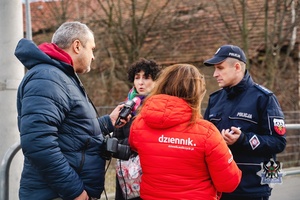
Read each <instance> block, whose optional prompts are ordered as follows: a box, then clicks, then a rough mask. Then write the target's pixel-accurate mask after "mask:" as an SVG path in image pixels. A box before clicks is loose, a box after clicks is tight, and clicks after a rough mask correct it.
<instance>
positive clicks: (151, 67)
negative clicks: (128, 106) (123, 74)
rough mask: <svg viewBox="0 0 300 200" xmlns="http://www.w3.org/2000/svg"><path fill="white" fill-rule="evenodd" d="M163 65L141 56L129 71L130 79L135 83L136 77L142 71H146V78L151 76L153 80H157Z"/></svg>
mask: <svg viewBox="0 0 300 200" xmlns="http://www.w3.org/2000/svg"><path fill="white" fill-rule="evenodd" d="M160 70H161V67H160V66H159V65H158V64H157V63H156V61H154V60H147V59H145V58H140V59H139V60H138V61H137V62H135V63H133V64H132V65H131V66H130V67H129V68H128V71H127V75H128V80H129V81H130V82H131V83H133V82H134V77H135V75H136V74H137V73H139V72H140V71H144V72H145V76H146V78H148V77H149V76H151V78H152V79H153V80H156V78H157V75H158V73H159V72H160Z"/></svg>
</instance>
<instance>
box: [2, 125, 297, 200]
mask: <svg viewBox="0 0 300 200" xmlns="http://www.w3.org/2000/svg"><path fill="white" fill-rule="evenodd" d="M286 128H287V129H298V130H300V124H286ZM20 149H21V144H20V142H16V143H15V144H14V145H12V146H11V147H10V148H9V149H8V150H7V151H6V152H5V154H4V157H3V159H2V162H1V166H0V200H9V169H10V165H11V162H12V160H13V158H14V156H15V155H16V154H17V153H18V151H19V150H20ZM298 174H300V169H296V170H288V171H286V172H285V173H284V176H291V175H298Z"/></svg>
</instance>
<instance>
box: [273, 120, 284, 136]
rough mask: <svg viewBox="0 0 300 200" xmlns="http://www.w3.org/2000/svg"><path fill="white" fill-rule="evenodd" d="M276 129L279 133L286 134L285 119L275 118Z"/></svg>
mask: <svg viewBox="0 0 300 200" xmlns="http://www.w3.org/2000/svg"><path fill="white" fill-rule="evenodd" d="M273 124H274V130H275V131H276V133H278V135H284V134H285V132H286V128H285V123H284V120H283V119H276V118H274V119H273Z"/></svg>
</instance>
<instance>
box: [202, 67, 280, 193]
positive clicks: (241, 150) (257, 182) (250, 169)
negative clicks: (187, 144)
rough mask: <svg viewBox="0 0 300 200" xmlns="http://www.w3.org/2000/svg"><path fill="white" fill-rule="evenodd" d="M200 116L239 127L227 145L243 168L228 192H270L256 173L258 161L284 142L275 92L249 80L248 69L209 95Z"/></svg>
mask: <svg viewBox="0 0 300 200" xmlns="http://www.w3.org/2000/svg"><path fill="white" fill-rule="evenodd" d="M204 118H205V119H207V120H209V121H211V122H212V123H214V124H215V125H216V126H217V128H218V129H219V130H220V131H222V129H230V127H231V126H235V127H240V128H241V131H242V134H241V136H240V137H239V139H238V141H237V142H236V143H235V144H233V145H230V146H229V147H230V149H231V151H232V153H233V156H234V160H235V161H236V162H237V164H238V166H239V168H240V169H241V170H242V172H243V177H242V181H241V183H240V185H239V187H238V188H237V189H236V190H235V191H234V192H233V193H231V194H223V195H226V196H227V195H232V196H245V197H261V196H270V195H271V188H270V187H269V186H268V185H266V184H264V185H262V184H261V177H260V176H258V175H257V174H256V173H257V172H258V171H260V170H261V163H262V162H266V161H269V160H270V159H271V158H273V159H274V160H276V154H277V153H280V152H282V151H283V150H284V148H285V146H286V138H285V130H286V129H285V124H284V115H283V112H282V110H281V107H280V105H279V103H278V101H277V98H276V96H275V95H274V94H273V93H272V92H271V91H269V90H267V89H266V88H264V87H262V86H260V85H258V84H256V83H254V82H253V80H252V78H251V76H250V75H249V73H248V71H247V72H246V73H245V76H244V78H243V80H242V81H241V82H240V83H239V84H238V85H236V86H234V87H232V88H223V89H221V90H219V91H216V92H215V93H213V94H211V95H210V98H209V103H208V107H207V109H206V111H205V114H204Z"/></svg>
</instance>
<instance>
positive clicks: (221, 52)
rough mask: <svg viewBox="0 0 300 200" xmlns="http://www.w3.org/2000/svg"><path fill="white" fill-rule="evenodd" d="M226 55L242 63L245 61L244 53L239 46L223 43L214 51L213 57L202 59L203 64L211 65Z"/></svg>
mask: <svg viewBox="0 0 300 200" xmlns="http://www.w3.org/2000/svg"><path fill="white" fill-rule="evenodd" d="M228 57H230V58H235V59H238V60H240V61H242V62H244V63H246V62H247V59H246V56H245V53H244V51H243V50H242V49H241V48H240V47H238V46H234V45H223V46H221V47H220V48H219V49H218V50H217V51H216V53H215V55H214V57H212V58H210V59H208V60H206V61H204V65H206V66H213V65H216V64H219V63H221V62H223V61H224V60H225V59H226V58H228Z"/></svg>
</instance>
